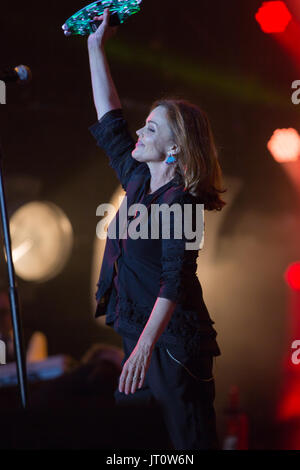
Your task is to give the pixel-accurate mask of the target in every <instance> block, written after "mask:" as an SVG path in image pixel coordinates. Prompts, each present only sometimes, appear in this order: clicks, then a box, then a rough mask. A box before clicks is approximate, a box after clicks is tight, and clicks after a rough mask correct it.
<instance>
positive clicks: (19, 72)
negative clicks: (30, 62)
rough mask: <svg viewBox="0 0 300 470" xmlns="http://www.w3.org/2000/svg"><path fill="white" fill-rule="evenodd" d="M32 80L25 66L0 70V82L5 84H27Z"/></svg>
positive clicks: (29, 71) (28, 69)
mask: <svg viewBox="0 0 300 470" xmlns="http://www.w3.org/2000/svg"><path fill="white" fill-rule="evenodd" d="M31 79H32V73H31V70H30V68H29V67H27V65H17V67H15V68H14V69H12V68H7V69H4V70H0V80H2V82H5V83H11V82H17V83H27V82H30V80H31Z"/></svg>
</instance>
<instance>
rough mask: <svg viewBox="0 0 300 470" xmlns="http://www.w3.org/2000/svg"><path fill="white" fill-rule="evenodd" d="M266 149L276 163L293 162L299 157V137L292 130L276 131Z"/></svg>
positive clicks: (294, 130)
mask: <svg viewBox="0 0 300 470" xmlns="http://www.w3.org/2000/svg"><path fill="white" fill-rule="evenodd" d="M267 147H268V150H269V151H270V153H271V154H272V155H273V157H274V159H275V160H276V161H277V162H279V163H285V162H295V161H297V160H298V159H299V157H300V135H299V134H298V132H297V131H296V129H293V128H289V129H276V131H274V133H273V135H272V137H271V139H270V140H269V142H268V144H267Z"/></svg>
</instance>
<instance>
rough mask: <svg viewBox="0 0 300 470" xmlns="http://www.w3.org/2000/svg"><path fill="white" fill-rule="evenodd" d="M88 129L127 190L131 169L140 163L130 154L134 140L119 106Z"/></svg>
mask: <svg viewBox="0 0 300 470" xmlns="http://www.w3.org/2000/svg"><path fill="white" fill-rule="evenodd" d="M89 131H90V132H91V134H92V135H93V137H94V138H95V139H96V141H97V145H98V146H99V147H101V148H102V149H103V150H104V151H105V153H106V154H107V156H108V158H109V165H110V166H111V167H112V168H113V169H114V170H115V172H116V174H117V177H118V179H119V181H120V183H121V185H122V187H123V189H124V190H125V191H126V190H127V183H128V181H129V179H130V177H131V175H132V173H133V171H134V170H135V169H136V168H137V166H139V165H140V164H141V163H139V162H137V161H136V160H135V159H134V158H132V156H131V152H132V151H133V149H134V147H135V142H134V140H133V138H132V136H131V134H130V132H129V130H128V125H127V121H126V120H125V119H124V116H123V110H122V109H121V108H118V109H113V110H111V111H108V112H107V113H106V114H104V116H102V117H101V119H100V120H99V121H97V122H96V123H95V124H93V125H92V126H90V127H89Z"/></svg>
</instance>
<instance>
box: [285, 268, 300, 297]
mask: <svg viewBox="0 0 300 470" xmlns="http://www.w3.org/2000/svg"><path fill="white" fill-rule="evenodd" d="M284 277H285V280H286V282H287V284H288V285H289V286H290V287H291V288H292V289H294V290H300V262H299V261H298V262H296V263H292V264H290V265H289V266H288V268H287V270H286V272H285V274H284Z"/></svg>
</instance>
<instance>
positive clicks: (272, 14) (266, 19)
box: [255, 1, 292, 33]
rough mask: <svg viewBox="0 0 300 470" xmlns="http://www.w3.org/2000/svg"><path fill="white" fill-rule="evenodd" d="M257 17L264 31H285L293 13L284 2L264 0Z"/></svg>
mask: <svg viewBox="0 0 300 470" xmlns="http://www.w3.org/2000/svg"><path fill="white" fill-rule="evenodd" d="M255 19H256V21H257V22H258V23H259V25H260V27H261V29H262V31H263V32H264V33H283V32H284V31H285V30H286V28H287V25H288V24H289V22H290V21H291V19H292V15H291V14H290V12H289V10H288V8H287V6H286V4H285V3H284V2H281V1H274V2H263V4H262V6H261V7H260V8H259V10H258V12H257V13H256V15H255Z"/></svg>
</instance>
